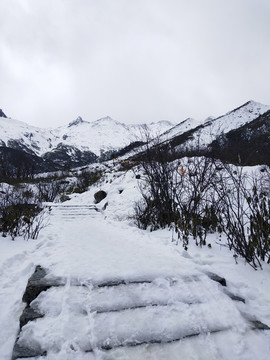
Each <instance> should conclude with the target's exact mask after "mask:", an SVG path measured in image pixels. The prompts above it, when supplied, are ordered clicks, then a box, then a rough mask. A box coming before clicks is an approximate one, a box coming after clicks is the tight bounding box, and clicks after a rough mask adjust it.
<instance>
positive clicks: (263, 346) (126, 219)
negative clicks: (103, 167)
mask: <svg viewBox="0 0 270 360" xmlns="http://www.w3.org/2000/svg"><path fill="white" fill-rule="evenodd" d="M111 166H112V165H111ZM249 171H251V170H249ZM98 190H104V191H106V192H107V197H106V198H105V199H103V200H102V201H101V202H100V203H99V204H94V193H95V192H96V191H98ZM120 190H121V191H120ZM139 198H140V192H139V189H138V181H137V180H136V179H135V173H133V171H131V170H130V171H127V172H121V171H117V168H115V167H113V166H112V168H110V169H109V168H108V172H107V174H106V176H105V177H104V179H103V180H102V181H101V182H99V183H98V184H96V185H94V186H92V187H91V188H90V189H89V191H87V192H85V193H83V194H73V195H72V198H71V200H69V201H67V202H65V203H63V204H51V215H50V225H49V226H48V227H47V228H44V229H43V230H42V231H41V233H40V235H39V238H38V239H37V240H35V241H23V240H22V239H21V238H18V239H16V240H15V241H11V240H10V239H9V238H0V283H1V289H0V309H1V311H0V354H1V359H3V360H8V359H10V357H11V352H12V348H13V344H14V341H15V339H16V336H17V332H18V330H19V317H20V314H21V313H22V311H23V308H24V304H23V303H22V301H21V299H22V295H23V293H24V290H25V287H26V284H27V280H28V278H29V277H30V276H31V274H32V273H33V271H34V269H35V266H36V265H41V266H42V267H43V268H45V269H47V270H48V275H47V277H46V278H47V279H48V280H51V281H56V282H58V285H59V286H53V287H51V288H50V289H48V290H47V291H45V292H42V293H40V294H39V296H38V297H37V298H36V299H35V300H34V301H33V302H32V304H31V307H32V308H33V309H35V310H37V311H39V312H40V313H41V314H43V315H44V317H43V318H40V319H37V320H35V321H31V322H29V323H27V324H26V325H25V326H24V327H23V328H22V332H21V334H20V338H19V344H21V345H25V346H27V345H28V346H31V347H36V348H39V347H41V348H42V349H46V350H47V351H48V353H47V356H46V357H36V358H35V359H36V360H37V359H40V360H41V359H51V360H54V359H63V360H67V359H74V360H75V359H93V360H94V359H98V360H101V359H102V360H109V359H110V360H112V359H115V360H116V359H117V360H120V359H125V360H126V359H129V360H130V359H134V360H135V359H146V360H148V359H158V360H159V359H160V360H161V359H166V360H167V359H169V360H170V359H172V360H178V359H179V358H181V359H185V360H190V359H198V360H204V359H205V360H217V359H218V360H249V359H250V360H254V359H261V360H267V359H268V358H269V350H270V332H269V331H258V330H252V326H251V325H250V322H249V320H254V319H256V320H259V321H262V322H263V323H265V324H267V325H268V326H270V313H269V308H270V265H267V264H264V265H263V267H264V270H263V271H260V270H259V271H254V270H253V269H252V268H251V267H250V266H248V265H246V264H245V263H244V261H243V260H242V259H238V264H236V263H235V260H234V258H233V256H232V255H233V254H232V253H231V252H229V250H228V249H227V248H225V247H224V246H221V245H219V244H216V242H217V243H219V240H218V238H217V235H216V234H211V235H209V236H208V237H207V244H208V243H210V244H211V245H212V247H211V248H209V247H207V246H206V247H203V248H198V247H196V246H195V244H194V243H193V242H192V240H191V243H190V245H189V248H188V251H185V250H183V248H182V246H181V244H179V245H178V246H177V245H176V244H175V242H171V238H172V234H171V232H170V231H169V230H168V229H164V230H157V231H154V232H149V231H144V230H140V229H137V228H136V227H135V226H134V224H133V221H132V219H131V218H130V215H131V214H132V206H133V204H134V201H136V200H137V199H139ZM106 203H108V204H107V207H106V209H105V210H103V208H104V205H105V204H106ZM95 208H96V209H97V210H98V211H96V210H95ZM222 240H224V239H222ZM209 271H210V272H213V273H216V274H218V275H220V276H223V277H225V278H226V280H227V290H228V291H230V292H231V293H233V294H235V295H238V296H242V297H243V298H245V301H246V302H245V304H244V303H242V302H240V301H232V300H231V299H230V298H229V297H228V296H227V294H226V291H225V288H224V287H222V286H221V285H220V284H218V283H216V282H214V281H212V280H211V279H209V277H208V276H207V275H206V273H207V272H209ZM117 282H118V283H119V285H118V286H108V284H110V283H114V284H116V283H117ZM198 333H200V335H198V336H192V337H189V336H190V335H195V334H198ZM179 339H180V340H179ZM158 341H162V342H163V343H161V344H159V343H157V342H158ZM146 342H148V344H146ZM152 342H153V343H152ZM134 343H137V345H138V346H134V347H133V346H127V345H129V344H134ZM115 346H116V347H115ZM110 347H115V348H114V349H111V350H104V349H105V348H107V349H109V348H110ZM101 348H103V350H102V349H101ZM91 350H93V351H91ZM87 351H90V352H87Z"/></svg>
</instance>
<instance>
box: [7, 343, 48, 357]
mask: <svg viewBox="0 0 270 360" xmlns="http://www.w3.org/2000/svg"><path fill="white" fill-rule="evenodd" d="M46 355H47V352H46V351H43V350H42V349H33V348H28V347H24V346H21V345H19V344H18V343H17V342H16V344H15V346H14V348H13V353H12V358H11V360H16V359H24V358H30V357H36V356H46Z"/></svg>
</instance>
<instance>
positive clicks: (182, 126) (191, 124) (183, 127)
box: [160, 118, 201, 141]
mask: <svg viewBox="0 0 270 360" xmlns="http://www.w3.org/2000/svg"><path fill="white" fill-rule="evenodd" d="M200 124H201V122H200V121H198V120H195V119H192V118H188V119H186V120H184V121H182V122H180V123H179V124H177V125H175V126H174V127H173V128H171V129H169V130H167V131H166V132H164V134H163V135H162V136H161V137H160V140H162V141H165V140H167V139H171V138H173V137H175V136H178V135H181V134H183V133H185V132H186V131H189V130H191V129H194V128H196V127H197V126H199V125H200Z"/></svg>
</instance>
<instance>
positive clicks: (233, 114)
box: [185, 100, 270, 147]
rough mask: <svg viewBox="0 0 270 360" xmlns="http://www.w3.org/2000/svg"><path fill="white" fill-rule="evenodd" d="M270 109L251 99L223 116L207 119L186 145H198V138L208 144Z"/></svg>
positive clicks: (202, 142) (203, 144)
mask: <svg viewBox="0 0 270 360" xmlns="http://www.w3.org/2000/svg"><path fill="white" fill-rule="evenodd" d="M268 110H270V106H268V105H263V104H260V103H258V102H255V101H252V100H251V101H249V102H247V103H245V104H244V105H242V106H240V107H239V108H237V109H234V110H232V111H230V112H228V113H227V114H225V115H223V116H220V117H218V118H216V119H213V120H212V119H211V118H210V119H209V121H207V120H206V122H205V123H204V124H203V126H202V128H200V129H199V130H198V131H196V132H194V133H193V137H194V139H193V140H189V141H187V142H185V147H186V146H196V144H197V142H198V139H199V142H200V144H201V146H206V145H208V144H210V143H211V142H212V141H213V140H214V139H215V137H216V136H217V135H220V134H221V133H227V132H229V131H231V130H233V129H237V128H239V127H240V126H242V125H244V124H246V123H248V122H251V121H252V120H254V119H256V118H257V117H259V116H260V115H262V114H264V113H265V112H267V111H268Z"/></svg>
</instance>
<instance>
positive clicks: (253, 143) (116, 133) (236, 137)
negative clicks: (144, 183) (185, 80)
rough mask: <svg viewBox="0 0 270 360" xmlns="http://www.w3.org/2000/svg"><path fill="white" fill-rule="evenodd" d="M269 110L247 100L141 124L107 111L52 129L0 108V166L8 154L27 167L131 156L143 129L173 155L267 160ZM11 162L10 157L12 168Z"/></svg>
mask: <svg viewBox="0 0 270 360" xmlns="http://www.w3.org/2000/svg"><path fill="white" fill-rule="evenodd" d="M269 111H270V106H267V105H263V104H260V103H258V102H255V101H252V100H251V101H249V102H247V103H245V104H243V105H241V106H240V107H238V108H236V109H234V110H232V111H230V112H228V113H226V114H225V115H222V116H219V117H217V118H213V117H208V118H207V119H206V120H205V121H203V122H199V121H197V120H194V119H191V118H188V119H186V120H184V121H182V122H180V123H179V124H177V125H175V124H172V123H171V122H169V121H166V120H162V121H159V122H157V123H150V124H148V125H147V126H146V125H145V124H144V125H138V124H132V125H127V124H123V123H121V122H118V121H116V120H114V119H112V118H110V117H109V116H107V117H104V118H101V119H98V120H95V121H86V120H84V119H82V118H81V117H80V116H79V117H78V118H77V119H75V120H73V121H71V122H70V123H68V124H67V125H64V126H60V127H58V128H56V129H43V128H38V127H35V126H31V125H28V124H27V123H24V122H21V121H18V120H14V119H10V118H7V117H6V115H5V114H4V113H3V111H2V110H1V112H0V115H1V116H0V150H1V151H0V154H1V157H0V159H2V160H1V161H2V164H0V167H2V168H4V167H5V165H3V161H5V162H6V161H8V159H11V157H12V155H11V154H13V155H14V156H16V157H17V158H21V159H24V160H23V163H24V164H27V167H28V168H29V167H30V168H31V166H30V165H29V164H30V163H31V161H32V162H33V166H32V169H33V172H40V171H50V170H52V169H54V170H57V169H66V168H73V167H78V166H84V165H87V164H89V163H93V162H96V161H104V160H107V159H110V158H112V156H124V155H125V156H126V157H127V156H129V157H131V156H136V154H138V153H140V152H141V151H142V148H141V145H142V140H143V141H145V139H146V138H145V135H146V137H147V134H148V135H149V136H150V138H153V137H154V136H157V138H158V141H159V143H160V144H161V146H164V145H165V144H168V143H169V144H170V146H171V147H172V148H174V150H175V151H176V153H177V155H176V156H177V157H179V158H180V157H183V156H186V155H188V156H191V155H198V154H205V155H211V156H214V157H220V158H224V159H225V160H228V161H237V159H238V158H239V156H240V158H241V159H242V161H243V163H245V164H254V163H268V162H269V157H270V156H269V155H268V154H269V149H270V140H269V139H270V137H269ZM152 144H153V145H154V144H155V141H153V142H152V143H151V142H150V146H152ZM10 149H13V150H16V151H17V152H11V151H10ZM153 151H154V150H153ZM25 154H27V156H26V155H25ZM31 159H32V160H31ZM38 159H39V160H38ZM15 163H16V162H15ZM15 163H14V161H11V162H10V164H14V166H13V167H14V169H13V170H14V171H13V172H16V171H15V170H16V164H15ZM9 171H11V170H9Z"/></svg>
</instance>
